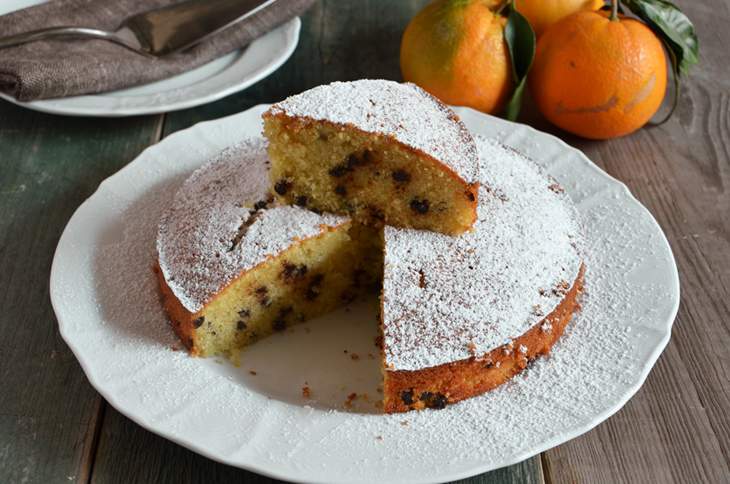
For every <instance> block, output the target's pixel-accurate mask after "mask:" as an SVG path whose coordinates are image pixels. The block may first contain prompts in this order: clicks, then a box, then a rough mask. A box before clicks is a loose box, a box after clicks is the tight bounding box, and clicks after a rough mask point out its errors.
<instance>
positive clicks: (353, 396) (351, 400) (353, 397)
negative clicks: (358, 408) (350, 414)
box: [345, 392, 357, 408]
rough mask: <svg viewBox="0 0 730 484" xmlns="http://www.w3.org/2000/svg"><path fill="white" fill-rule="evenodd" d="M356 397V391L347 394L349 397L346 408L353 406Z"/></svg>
mask: <svg viewBox="0 0 730 484" xmlns="http://www.w3.org/2000/svg"><path fill="white" fill-rule="evenodd" d="M356 398H357V393H355V392H352V393H350V394H349V395H348V396H347V399H346V400H345V408H351V407H352V402H354V401H355V399H356Z"/></svg>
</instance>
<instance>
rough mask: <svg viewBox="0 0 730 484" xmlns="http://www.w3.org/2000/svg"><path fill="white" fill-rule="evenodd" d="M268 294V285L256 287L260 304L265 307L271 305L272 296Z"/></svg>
mask: <svg viewBox="0 0 730 484" xmlns="http://www.w3.org/2000/svg"><path fill="white" fill-rule="evenodd" d="M268 294H269V289H268V288H267V287H266V286H260V287H257V288H256V299H258V301H259V304H261V305H262V306H264V307H269V306H271V298H270V297H269V295H268Z"/></svg>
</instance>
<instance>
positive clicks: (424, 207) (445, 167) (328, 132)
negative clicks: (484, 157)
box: [264, 80, 478, 234]
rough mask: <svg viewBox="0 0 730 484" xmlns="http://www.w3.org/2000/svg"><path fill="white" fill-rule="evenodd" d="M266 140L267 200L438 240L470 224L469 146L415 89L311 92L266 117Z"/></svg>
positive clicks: (371, 85)
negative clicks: (271, 196) (270, 196)
mask: <svg viewBox="0 0 730 484" xmlns="http://www.w3.org/2000/svg"><path fill="white" fill-rule="evenodd" d="M264 133H265V135H266V137H267V138H268V139H269V155H270V157H271V160H272V168H271V175H272V186H273V191H274V192H275V193H276V194H277V195H278V196H279V197H281V198H282V199H283V200H285V201H287V202H288V203H291V204H294V205H299V206H303V207H309V208H312V209H315V210H321V211H328V212H334V213H339V214H349V215H353V216H355V217H356V218H358V219H361V220H371V221H373V220H374V221H378V222H384V223H386V224H389V225H394V226H398V227H411V228H419V229H427V230H432V231H436V232H441V233H445V234H459V233H462V232H464V231H466V230H468V229H470V228H471V226H472V225H473V223H474V220H475V219H476V204H477V188H478V181H477V178H478V173H477V171H478V170H477V168H478V163H477V152H476V147H475V145H474V140H473V139H472V137H471V135H470V134H469V131H468V130H467V129H466V127H465V126H464V124H463V123H462V122H461V121H460V120H459V118H458V117H457V116H456V114H455V113H454V112H453V111H452V110H451V109H449V108H448V107H447V106H445V105H444V104H442V103H441V102H440V101H438V100H437V99H436V98H434V97H432V96H431V95H430V94H428V93H426V92H425V91H423V90H422V89H421V88H419V87H418V86H416V85H414V84H401V83H397V82H393V81H384V80H361V81H355V82H335V83H332V84H329V85H326V86H319V87H315V88H314V89H310V90H309V91H305V92H303V93H301V94H299V95H296V96H292V97H290V98H288V99H286V100H284V101H282V102H280V103H277V104H275V105H273V106H272V107H271V109H269V110H268V111H267V112H266V113H264Z"/></svg>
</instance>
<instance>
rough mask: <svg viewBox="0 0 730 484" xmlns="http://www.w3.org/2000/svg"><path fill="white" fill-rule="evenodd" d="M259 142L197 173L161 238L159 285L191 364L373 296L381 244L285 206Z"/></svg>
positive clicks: (333, 219)
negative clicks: (272, 189) (275, 193)
mask: <svg viewBox="0 0 730 484" xmlns="http://www.w3.org/2000/svg"><path fill="white" fill-rule="evenodd" d="M268 172H269V162H268V158H267V155H266V150H265V142H264V140H262V139H256V140H249V141H246V142H243V143H241V144H239V145H237V146H235V147H232V148H230V149H228V150H226V151H224V152H223V153H222V154H221V155H220V156H219V157H218V158H217V159H215V160H213V161H211V162H210V163H208V164H206V165H205V166H203V167H201V168H200V169H198V170H197V171H195V172H194V173H193V174H192V176H191V177H190V178H189V179H188V180H187V181H186V182H185V183H184V184H183V185H182V187H181V188H180V189H179V191H178V192H177V194H176V195H175V197H174V200H173V202H172V205H171V207H170V208H169V209H168V210H167V212H166V213H165V214H164V216H163V218H162V220H161V223H160V227H159V232H158V238H157V254H158V270H157V273H158V278H159V283H160V287H161V289H162V295H163V302H164V306H165V309H166V311H167V313H168V315H169V317H170V320H171V324H172V326H173V329H174V330H175V332H176V333H177V334H178V336H179V337H180V339H181V340H182V342H183V343H184V344H185V346H186V347H187V348H188V349H189V350H190V353H191V354H193V355H199V356H209V355H215V354H230V353H231V352H233V351H234V350H236V349H237V348H241V347H243V346H245V345H247V344H249V343H251V342H253V341H255V340H257V339H259V338H261V337H264V336H266V335H268V334H271V333H272V332H275V331H282V330H284V329H286V327H287V326H289V325H291V324H295V323H297V322H300V321H304V320H307V319H310V318H313V317H315V316H317V315H320V314H322V313H325V312H327V311H330V310H332V309H334V308H336V307H338V306H340V305H342V304H343V303H344V302H347V301H350V300H352V299H353V298H354V297H356V296H357V295H358V294H359V293H362V292H363V291H365V290H367V288H372V287H373V285H374V283H375V282H376V279H378V278H379V277H380V274H381V272H382V252H381V250H380V244H381V241H380V235H379V234H378V233H376V232H375V231H374V230H373V229H370V228H368V227H363V226H360V225H357V224H355V223H353V222H352V221H351V220H349V219H347V218H345V217H341V216H338V215H331V214H318V213H315V212H312V211H309V210H305V209H303V208H300V207H296V206H279V205H278V204H277V203H276V202H275V200H274V197H273V196H272V195H271V194H270V192H269V176H268Z"/></svg>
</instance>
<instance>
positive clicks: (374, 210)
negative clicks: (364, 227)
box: [368, 205, 385, 222]
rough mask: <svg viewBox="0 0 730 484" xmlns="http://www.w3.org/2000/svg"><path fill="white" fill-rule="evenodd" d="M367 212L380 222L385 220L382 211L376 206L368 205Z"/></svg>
mask: <svg viewBox="0 0 730 484" xmlns="http://www.w3.org/2000/svg"><path fill="white" fill-rule="evenodd" d="M368 212H369V213H370V217H371V218H372V219H374V220H380V221H381V222H382V221H383V220H385V213H383V211H382V210H381V209H379V208H378V207H374V206H372V205H368Z"/></svg>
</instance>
